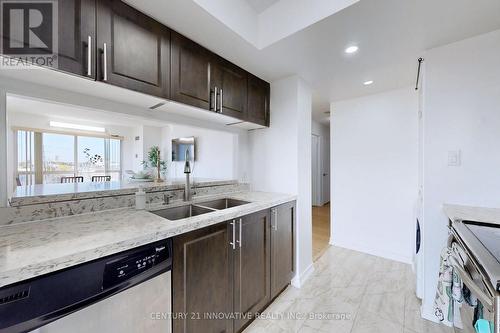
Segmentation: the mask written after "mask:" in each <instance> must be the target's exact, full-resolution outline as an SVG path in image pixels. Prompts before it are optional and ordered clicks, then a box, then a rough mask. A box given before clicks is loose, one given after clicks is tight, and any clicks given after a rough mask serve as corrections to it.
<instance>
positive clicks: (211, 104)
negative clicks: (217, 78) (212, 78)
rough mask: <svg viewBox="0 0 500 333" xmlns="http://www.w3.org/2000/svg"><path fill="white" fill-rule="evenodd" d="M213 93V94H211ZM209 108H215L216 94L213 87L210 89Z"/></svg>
mask: <svg viewBox="0 0 500 333" xmlns="http://www.w3.org/2000/svg"><path fill="white" fill-rule="evenodd" d="M212 94H213V96H212ZM210 98H211V99H210V110H214V111H216V110H215V104H216V103H217V102H216V98H217V95H216V94H215V89H214V90H210Z"/></svg>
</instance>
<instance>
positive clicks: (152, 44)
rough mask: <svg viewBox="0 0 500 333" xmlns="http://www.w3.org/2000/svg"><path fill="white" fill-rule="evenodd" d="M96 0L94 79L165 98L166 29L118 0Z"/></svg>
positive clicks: (167, 82)
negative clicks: (95, 67) (95, 73)
mask: <svg viewBox="0 0 500 333" xmlns="http://www.w3.org/2000/svg"><path fill="white" fill-rule="evenodd" d="M97 3H98V7H97V50H98V52H97V57H98V60H97V68H98V77H97V79H98V80H101V81H104V82H107V83H110V84H113V85H116V86H120V87H123V88H127V89H131V90H135V91H139V92H142V93H146V94H149V95H154V96H159V97H165V98H169V92H170V30H169V29H168V28H167V27H165V26H163V25H161V24H160V23H158V22H156V21H155V20H153V19H152V18H150V17H148V16H146V15H144V14H142V13H141V12H139V11H137V10H135V9H134V8H132V7H130V6H128V5H126V4H125V3H123V2H121V1H119V0H97Z"/></svg>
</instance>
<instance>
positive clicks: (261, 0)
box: [246, 0, 280, 14]
mask: <svg viewBox="0 0 500 333" xmlns="http://www.w3.org/2000/svg"><path fill="white" fill-rule="evenodd" d="M246 1H247V2H248V4H249V5H250V7H252V8H253V10H255V12H256V13H257V14H260V13H262V12H263V11H265V10H266V9H268V8H269V7H271V6H272V5H274V4H275V3H276V2H278V1H280V0H246Z"/></svg>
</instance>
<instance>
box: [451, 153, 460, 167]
mask: <svg viewBox="0 0 500 333" xmlns="http://www.w3.org/2000/svg"><path fill="white" fill-rule="evenodd" d="M461 164H462V161H461V153H460V150H450V151H448V166H453V167H458V166H460V165H461Z"/></svg>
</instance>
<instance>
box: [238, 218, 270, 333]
mask: <svg viewBox="0 0 500 333" xmlns="http://www.w3.org/2000/svg"><path fill="white" fill-rule="evenodd" d="M235 224H236V230H237V232H236V239H237V241H236V249H235V258H234V311H235V312H236V313H241V314H247V313H250V314H252V315H255V313H256V312H259V311H261V310H262V309H263V308H264V307H265V306H266V305H267V304H268V303H269V301H270V300H271V290H270V288H271V275H270V268H271V267H270V259H271V253H270V250H271V235H270V232H271V228H270V212H269V210H264V211H261V212H258V213H255V214H251V215H248V216H245V217H243V218H241V219H237V220H235ZM250 320H251V318H245V317H242V318H240V319H236V320H235V321H234V331H235V332H238V331H239V330H240V329H241V328H242V327H244V326H245V325H246V324H247V323H249V322H250Z"/></svg>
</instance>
